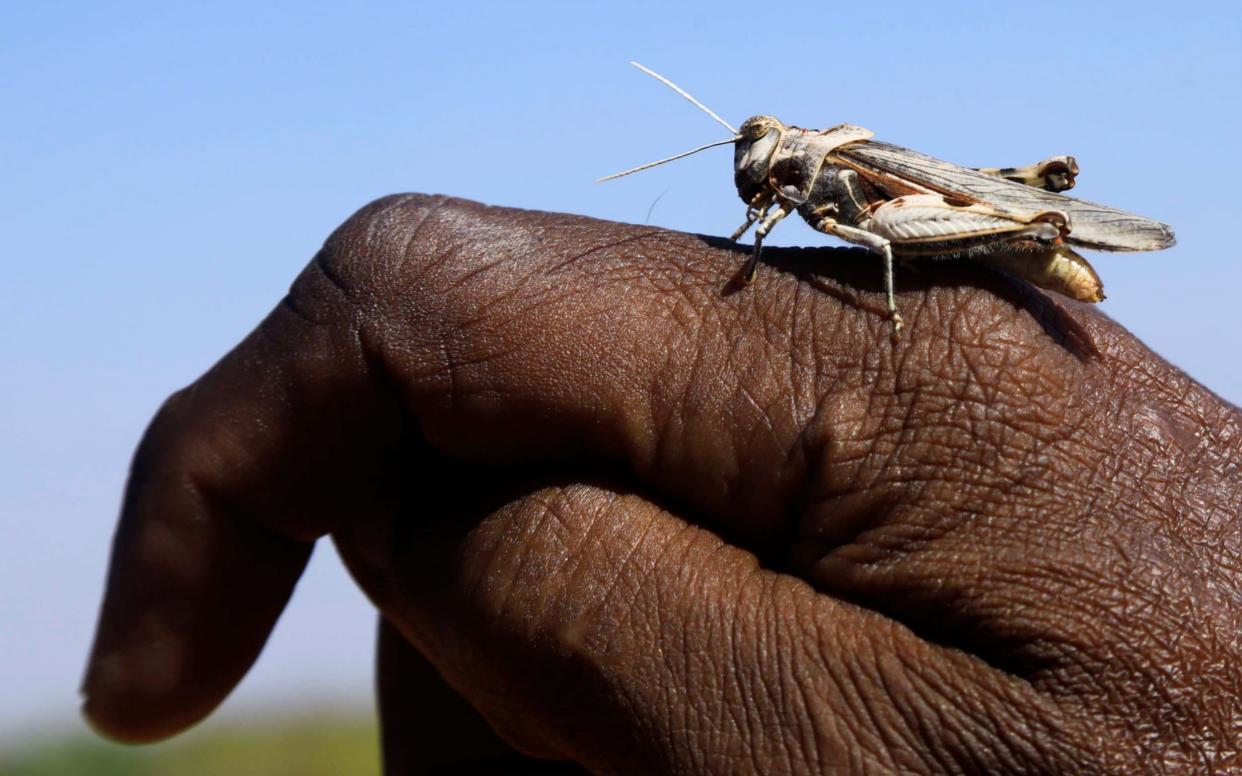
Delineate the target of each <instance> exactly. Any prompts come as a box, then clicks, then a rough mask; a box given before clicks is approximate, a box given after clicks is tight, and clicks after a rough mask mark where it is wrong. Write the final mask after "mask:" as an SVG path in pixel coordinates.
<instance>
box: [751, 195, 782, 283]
mask: <svg viewBox="0 0 1242 776" xmlns="http://www.w3.org/2000/svg"><path fill="white" fill-rule="evenodd" d="M768 207H771V205H770V204H769V205H768ZM764 211H765V212H766V211H767V208H764ZM792 212H793V208H792V207H791V206H789V205H787V204H785V203H784V202H782V203H781V204H779V205H777V206H776V210H774V211H772V213H771V214H770V215H765V216H764V217H763V220H762V221H760V222H759V228H758V229H756V230H755V251H754V253H752V254H751V255H750V261H748V262H746V267H745V268H743V270H742V282H743V283H746V284H747V285H750V284H751V283H753V282H755V273H757V272H758V271H759V254H760V252H761V251H762V250H763V238H764V237H767V236H768V232H770V231H772V227H774V226H776V225H777V224H778V223H780V221H781V219H782V218H784V217H785V216H787V215H789V214H790V213H792Z"/></svg>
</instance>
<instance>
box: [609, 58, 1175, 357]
mask: <svg viewBox="0 0 1242 776" xmlns="http://www.w3.org/2000/svg"><path fill="white" fill-rule="evenodd" d="M630 64H632V65H634V66H635V67H637V68H638V69H639V70H642V71H643V72H644V73H646V74H648V75H650V76H651V77H653V78H655V79H657V80H659V81H660V82H662V83H663V84H665V85H666V86H668V87H669V88H671V89H673V90H674V91H675V92H677V93H678V94H680V95H681V96H682V97H685V98H686V99H687V100H689V101H690V102H692V103H693V104H694V105H695V106H696V107H698V108H700V109H701V110H703V111H704V112H705V113H707V114H708V115H709V116H711V117H712V118H713V119H715V120H716V121H717V122H719V123H720V124H721V125H723V126H724V127H725V128H726V129H727V130H729V133H730V135H731V137H729V138H728V139H724V140H718V141H714V142H711V143H707V144H705V145H701V146H699V147H697V148H693V149H691V150H689V151H686V152H684V153H680V154H677V155H675V156H670V157H666V158H664V159H660V160H658V161H655V162H650V163H648V164H644V165H640V166H638V167H634V168H631V169H629V170H625V171H624V172H619V173H616V174H614V175H608V176H605V177H603V178H600V179H599V182H601V183H602V182H604V181H608V180H613V179H615V178H620V177H622V176H625V175H631V174H633V173H636V172H640V171H642V170H647V169H650V168H652V167H656V166H658V165H661V164H666V163H668V162H671V161H674V160H676V159H681V158H684V157H686V156H689V155H691V154H696V153H698V152H700V151H703V150H705V149H708V148H714V147H716V146H721V145H729V144H732V145H733V146H734V151H733V182H734V184H735V185H736V186H737V193H738V196H740V197H741V199H742V201H743V202H745V203H746V220H745V222H743V223H742V225H741V226H740V227H738V229H737V231H735V232H734V233H733V234H732V236H731V238H730V239H732V240H733V241H734V242H736V241H737V240H739V239H740V238H741V237H742V235H744V234H745V233H746V232H747V231H748V230H749V229H750V228H751V227H752V226H755V225H756V224H757V225H758V226H756V228H755V243H754V249H753V250H752V252H751V255H750V257H749V259H748V260H747V262H746V264H745V265H744V267H743V268H742V271H741V273H740V275H739V277H740V279H741V280H742V281H743V282H744V283H747V284H749V283H751V282H753V281H754V279H755V275H756V272H757V270H758V267H759V260H760V256H761V252H762V250H763V240H764V238H765V237H766V236H767V235H768V234H769V233H770V232H771V231H772V228H773V227H775V226H776V225H777V224H778V223H780V222H781V220H782V219H784V218H786V217H788V216H789V215H790V214H792V213H794V212H796V213H797V214H798V215H799V216H801V217H802V219H803V220H805V221H806V222H807V223H808V224H809V225H810V226H811V227H812V228H813V229H815V230H817V231H820V232H823V233H824V234H829V235H832V236H834V237H838V238H840V239H842V240H844V241H846V242H849V243H853V244H855V245H861V246H863V247H865V248H867V249H869V250H871V251H872V252H874V253H876V254H878V255H879V256H881V257H882V258H883V260H884V292H885V296H886V302H887V312H888V317H889V319H890V320H891V321H892V324H893V332H894V335H900V333H901V329H902V326H903V321H902V318H901V315H900V314H899V313H898V311H897V303H896V299H895V297H894V291H893V262H894V260H895V259H897V260H903V261H904V260H910V259H915V258H918V257H930V258H936V259H962V258H965V259H972V260H974V261H978V262H981V263H983V264H986V265H988V266H992V267H996V268H998V269H1001V270H1003V271H1007V272H1009V273H1011V274H1013V275H1016V276H1017V277H1019V278H1022V279H1023V280H1026V281H1027V282H1030V283H1032V284H1034V285H1036V286H1039V287H1040V288H1044V289H1047V290H1050V291H1055V292H1058V293H1061V294H1064V295H1065V296H1068V297H1070V298H1072V299H1078V300H1081V301H1084V302H1092V303H1094V302H1100V301H1102V300H1103V299H1104V286H1103V284H1102V283H1101V282H1100V277H1099V275H1098V274H1097V273H1096V271H1095V269H1094V268H1092V266H1091V264H1090V263H1089V262H1088V261H1087V260H1086V259H1085V258H1083V257H1082V256H1081V255H1079V254H1078V253H1077V252H1075V251H1074V248H1088V249H1092V250H1099V251H1155V250H1161V249H1163V248H1168V247H1169V246H1171V245H1173V244H1174V242H1175V239H1174V236H1173V231H1172V229H1170V228H1169V227H1168V226H1167V225H1165V224H1162V223H1160V222H1158V221H1153V220H1152V219H1149V218H1144V217H1143V216H1138V215H1135V214H1133V213H1127V212H1125V211H1123V210H1118V209H1116V208H1113V207H1109V206H1107V205H1099V204H1096V203H1094V202H1087V201H1086V200H1081V199H1075V198H1072V197H1068V196H1065V195H1064V194H1062V193H1061V192H1063V191H1067V190H1069V189H1071V188H1073V186H1074V183H1075V179H1076V177H1077V175H1078V163H1077V161H1076V160H1075V159H1074V157H1072V156H1053V157H1050V158H1048V159H1045V160H1043V161H1041V162H1037V163H1035V164H1031V165H1026V166H1023V167H977V168H972V167H962V166H959V165H956V164H951V163H949V162H945V161H941V160H940V159H936V158H934V157H931V156H927V155H926V154H922V153H919V152H918V151H912V150H910V149H908V148H902V147H901V146H896V145H891V144H889V143H885V142H881V141H879V140H875V139H873V138H874V135H875V133H873V132H872V131H871V130H869V129H865V128H863V127H860V126H856V125H853V124H838V125H837V126H834V127H831V128H829V129H803V128H801V127H797V126H787V125H786V124H784V123H783V122H781V121H780V120H779V119H777V118H775V117H774V116H768V115H763V114H760V115H756V116H751V117H750V118H748V119H746V121H744V122H742V126H741V127H740V128H737V129H734V128H733V126H732V125H730V124H729V123H728V122H726V121H725V120H724V119H722V118H720V117H719V116H717V115H716V114H715V113H714V112H713V111H712V110H711V109H710V108H708V107H707V106H705V105H703V104H702V103H701V102H699V101H698V100H697V99H695V98H694V97H692V96H691V95H690V94H689V93H688V92H686V91H685V90H684V89H682V88H681V87H679V86H677V85H676V84H674V83H673V82H672V81H670V80H668V79H667V78H665V77H664V76H662V75H660V74H658V73H656V72H654V71H652V70H650V69H648V68H646V67H644V66H642V65H640V64H638V63H637V62H631V63H630Z"/></svg>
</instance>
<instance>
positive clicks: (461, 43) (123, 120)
mask: <svg viewBox="0 0 1242 776" xmlns="http://www.w3.org/2000/svg"><path fill="white" fill-rule="evenodd" d="M612 5H613V6H614V7H615V8H619V7H620V6H621V5H622V4H612ZM624 7H625V10H616V9H615V8H614V9H611V10H605V9H604V8H603V4H587V3H580V4H575V3H521V4H519V3H475V4H469V5H467V4H462V3H437V4H435V5H434V6H431V7H428V6H427V5H423V4H416V3H358V4H350V8H351V9H352V10H349V9H347V8H346V7H345V6H344V5H340V6H336V5H331V4H325V3H317V2H297V3H269V4H265V5H263V6H262V7H258V6H256V5H253V4H249V3H246V4H243V3H228V2H222V3H211V4H207V3H203V4H197V3H195V4H182V3H125V2H121V3H107V4H105V3H89V4H88V3H65V2H46V3H28V4H22V5H21V6H20V7H17V4H12V3H10V4H6V5H5V6H4V8H3V10H0V105H2V106H3V110H2V112H0V116H2V117H3V118H2V120H0V234H3V235H4V238H5V240H4V247H5V253H4V257H3V259H2V261H3V265H4V272H3V275H2V276H0V364H2V365H3V366H2V367H0V395H2V396H3V397H4V401H3V402H0V529H2V530H3V535H4V542H3V543H2V544H0V682H2V683H3V685H4V687H5V691H4V692H3V693H0V741H2V740H3V738H4V736H6V735H7V736H13V735H16V734H17V732H20V731H22V730H29V729H41V730H52V729H58V728H63V729H72V727H73V726H74V725H76V724H77V722H76V699H75V689H76V684H77V681H78V678H79V673H80V670H81V667H82V666H81V664H82V660H83V658H84V656H85V650H86V648H87V644H88V641H89V637H90V630H91V627H92V625H93V622H94V610H95V606H96V604H97V602H98V596H99V593H100V590H101V585H102V580H103V574H104V567H105V563H106V559H107V545H108V541H109V538H110V535H111V531H112V525H113V521H114V519H115V514H116V509H117V505H118V503H119V499H120V495H121V489H122V486H123V484H124V477H125V471H126V467H127V465H128V461H129V456H130V453H131V451H132V449H133V447H134V445H135V443H136V442H137V440H138V438H139V435H140V434H141V432H142V429H143V427H144V425H145V423H146V421H147V420H148V419H149V417H150V416H151V414H152V413H153V412H154V410H155V408H156V407H157V406H158V404H159V402H160V401H161V400H162V399H163V397H165V396H166V395H167V394H168V393H169V392H171V391H172V390H174V389H176V388H178V387H180V386H182V385H184V384H185V383H187V382H189V381H191V380H192V379H194V378H195V377H196V376H197V375H198V374H199V373H201V372H202V371H203V370H204V369H206V368H207V367H208V366H209V365H210V364H211V363H212V362H213V361H214V360H216V359H217V358H218V357H219V356H220V355H221V354H223V353H224V352H225V351H226V350H227V349H228V348H229V347H230V346H231V345H232V344H234V343H235V342H236V341H237V340H238V339H240V338H241V337H242V336H244V335H245V333H246V332H248V331H249V330H250V328H251V327H253V325H254V324H255V323H256V322H257V321H258V320H259V319H260V318H261V317H262V316H263V315H264V314H265V313H266V312H267V310H268V309H270V308H271V306H272V305H273V304H274V303H275V302H276V300H277V299H278V298H279V297H280V296H281V294H282V293H283V292H284V290H285V288H286V287H287V285H288V283H289V281H290V280H291V279H292V278H293V277H294V275H295V274H296V273H297V271H298V270H299V269H300V268H301V267H302V265H303V264H304V263H305V262H306V261H307V260H308V259H309V258H310V256H311V255H312V254H313V253H314V251H315V249H316V248H317V247H318V245H319V244H320V243H321V242H322V240H323V238H324V237H325V236H326V235H327V234H328V232H329V231H331V229H332V228H333V227H334V226H335V225H336V224H338V223H339V222H340V221H341V220H342V219H344V218H345V217H346V216H348V215H349V214H350V213H351V212H352V211H353V210H355V209H357V208H358V207H359V206H361V205H362V204H364V203H365V202H367V201H369V200H371V199H373V198H375V197H377V196H380V195H383V194H387V193H391V192H395V191H428V192H443V193H449V194H454V195H459V196H463V197H469V198H473V199H479V200H482V201H485V202H489V203H494V204H503V205H512V206H520V207H527V208H536V209H548V210H559V211H569V212H577V213H584V214H587V215H592V216H598V217H603V218H611V219H616V220H622V221H636V222H643V221H647V220H649V221H650V223H652V224H656V225H660V226H666V227H670V228H676V229H685V230H690V231H695V232H702V233H707V234H718V235H727V234H728V233H729V232H731V231H732V229H733V228H734V227H735V226H736V225H737V224H738V223H740V221H741V218H742V215H743V207H742V205H741V203H740V202H739V201H738V199H737V195H736V193H735V192H734V190H733V187H732V183H731V169H730V160H731V154H730V151H729V150H728V149H714V150H712V151H707V152H705V153H703V154H700V155H699V156H696V157H692V158H690V159H686V160H684V161H681V162H678V163H677V164H675V165H669V166H667V167H664V168H660V169H658V170H653V171H650V172H647V173H644V174H642V175H640V176H634V177H631V178H627V179H624V180H622V181H617V182H615V183H610V184H608V185H606V186H597V185H595V184H594V183H593V182H592V181H593V180H594V178H596V177H598V176H599V175H602V174H605V173H610V172H615V171H617V170H620V169H624V168H626V167H630V166H633V165H635V164H638V163H641V162H646V161H650V160H652V159H655V158H658V157H661V156H665V155H668V154H671V153H674V152H678V151H681V150H684V149H686V148H689V147H691V146H693V145H696V144H698V143H701V142H706V141H708V140H713V139H716V138H718V137H719V136H720V135H721V133H722V130H721V128H720V127H718V126H717V125H716V124H714V123H713V122H712V121H711V120H710V119H708V118H707V117H705V116H703V115H702V114H700V113H698V112H697V111H695V110H693V109H692V108H691V107H690V106H689V105H688V104H687V103H684V102H683V101H681V100H680V99H679V98H677V97H676V96H675V95H673V94H672V93H671V92H668V91H667V90H665V89H664V88H663V87H661V86H659V85H658V84H656V83H655V82H654V81H652V80H650V79H649V78H647V77H645V76H643V75H641V74H640V73H638V72H637V71H635V70H633V69H632V68H630V67H628V66H627V65H626V64H625V63H626V61H627V60H629V59H637V60H639V61H640V62H643V63H644V64H647V65H649V66H651V67H653V68H655V69H656V70H659V71H660V72H662V73H664V74H665V75H667V76H669V77H671V78H672V79H673V80H675V81H677V82H679V83H680V84H681V85H682V86H684V87H686V88H687V89H689V90H690V91H691V92H693V93H694V94H695V95H696V96H698V97H699V98H700V99H702V100H703V101H704V102H706V103H707V104H708V105H709V106H711V107H712V108H713V109H715V110H716V111H717V112H719V113H720V114H722V115H723V116H724V117H725V118H726V119H728V120H730V121H731V122H733V123H735V124H736V123H739V122H740V121H741V120H742V119H744V118H745V117H746V116H748V115H750V114H753V113H759V112H764V113H771V114H774V115H777V116H780V117H781V118H782V119H784V120H786V121H787V122H790V123H797V124H800V125H802V126H828V125H831V124H836V123H840V122H843V121H848V122H852V123H856V124H862V125H864V126H866V127H869V128H870V129H872V130H874V131H875V132H876V133H877V136H878V137H880V138H881V139H884V140H888V141H891V142H895V143H898V144H901V145H907V146H911V147H915V148H918V149H919V150H922V151H925V152H927V153H931V154H933V155H936V156H940V157H942V158H945V159H949V160H952V161H956V162H960V163H964V164H969V165H988V166H998V165H1011V164H1025V163H1029V162H1033V161H1036V160H1039V159H1042V158H1044V157H1047V156H1050V155H1053V154H1060V153H1071V154H1074V155H1075V156H1077V158H1078V160H1079V163H1080V165H1081V167H1082V174H1081V177H1080V178H1079V187H1078V189H1076V191H1075V192H1074V193H1076V194H1081V195H1082V196H1083V197H1085V198H1088V199H1092V200H1096V201H1101V202H1107V203H1110V204H1114V205H1117V206H1119V207H1123V208H1126V209H1129V210H1133V211H1136V212H1138V213H1142V214H1144V215H1149V216H1152V217H1155V218H1158V219H1160V220H1163V221H1166V222H1168V223H1170V224H1172V225H1173V226H1174V227H1175V229H1176V231H1177V235H1178V238H1179V244H1178V246H1177V247H1176V248H1174V249H1172V250H1169V251H1166V252H1164V253H1159V254H1124V255H1121V254H1119V255H1111V256H1110V255H1096V256H1093V261H1094V263H1095V265H1096V267H1097V269H1098V270H1099V271H1100V273H1101V275H1102V276H1103V278H1104V281H1105V284H1106V288H1107V290H1108V294H1109V299H1108V301H1107V302H1106V303H1105V306H1104V309H1105V311H1106V312H1108V313H1109V314H1110V315H1112V316H1113V317H1115V318H1116V319H1117V320H1119V321H1121V322H1122V323H1123V324H1124V325H1126V326H1127V327H1129V328H1130V329H1131V330H1132V331H1134V332H1136V333H1137V334H1138V335H1139V336H1140V337H1141V338H1143V339H1144V340H1146V341H1147V342H1148V343H1149V344H1150V345H1151V346H1152V347H1153V348H1154V349H1155V350H1156V351H1157V352H1159V353H1161V354H1162V355H1163V356H1165V357H1166V358H1168V359H1169V360H1170V361H1172V362H1174V363H1176V364H1178V365H1179V366H1181V367H1183V368H1185V369H1186V370H1187V371H1188V372H1189V373H1190V374H1191V375H1193V376H1194V377H1196V378H1198V379H1199V380H1201V381H1202V382H1204V383H1205V384H1206V385H1208V386H1209V387H1210V388H1212V389H1214V390H1216V391H1217V392H1219V393H1221V394H1222V395H1224V396H1225V397H1226V398H1228V399H1230V400H1232V401H1234V402H1238V401H1242V366H1240V365H1239V364H1240V358H1239V356H1240V355H1242V347H1239V345H1238V341H1237V334H1236V332H1237V330H1238V323H1237V320H1236V319H1235V316H1234V313H1235V311H1236V309H1237V306H1238V305H1237V301H1236V300H1237V291H1236V289H1237V288H1238V287H1239V286H1242V263H1239V261H1238V258H1237V253H1238V251H1237V249H1236V248H1235V244H1236V242H1237V238H1236V236H1235V234H1234V233H1233V228H1234V226H1235V225H1237V224H1238V223H1239V218H1238V215H1237V209H1238V206H1239V205H1238V201H1239V197H1238V196H1237V194H1236V193H1235V188H1236V185H1237V181H1238V180H1240V179H1242V150H1240V148H1239V138H1242V113H1240V108H1239V104H1238V100H1237V95H1238V88H1239V87H1238V84H1239V83H1242V53H1240V52H1242V15H1240V14H1239V13H1238V11H1237V8H1236V6H1234V5H1232V4H1226V3H1219V2H1181V3H1176V4H1168V3H1159V4H1157V3H1141V2H1139V3H1135V2H1124V3H1122V2H1117V3H1093V4H1090V5H1088V4H1084V3H1069V2H1066V3H1058V2H1041V3H1039V4H1025V3H1023V4H1017V3H995V2H991V3H977V4H976V3H969V2H965V3H963V2H958V3H947V4H946V3H925V2H886V3H879V2H869V3H865V4H850V3H845V2H838V3H830V4H826V3H812V4H805V3H804V4H798V3H783V4H771V3H770V4H742V3H732V2H719V1H715V2H711V3H702V4H692V5H687V6H684V7H679V8H675V9H671V8H669V7H667V6H666V5H665V4H663V3H654V2H651V3H647V2H632V3H627V4H624ZM657 198H659V199H658V202H656V200H657ZM653 202H655V206H654V207H652V203H653ZM649 209H650V210H651V213H650V217H649V218H648V210H649ZM793 221H794V219H790V220H789V221H787V222H785V223H784V224H782V225H781V227H780V228H778V229H777V230H776V231H775V232H774V233H773V236H772V238H771V243H772V244H777V245H781V244H784V245H808V244H828V243H830V242H831V240H829V239H828V238H826V237H823V236H822V235H818V234H816V233H814V232H813V231H811V230H810V229H809V228H807V227H805V226H804V225H802V224H800V223H793ZM877 271H878V270H877ZM898 283H900V278H898ZM338 566H339V564H338V563H337V561H336V559H335V557H334V556H333V553H332V550H331V549H330V548H329V547H327V546H326V545H325V546H322V547H321V548H320V549H319V551H318V552H317V555H316V559H315V561H314V562H313V565H312V569H311V571H310V572H309V574H308V575H307V577H306V579H305V580H304V581H303V583H302V585H301V586H300V588H299V590H298V594H297V596H296V599H295V601H294V603H293V604H292V606H291V607H290V609H289V611H288V613H287V615H286V617H285V618H284V619H283V620H282V622H281V624H280V626H279V628H278V632H277V635H276V637H275V638H274V640H273V641H272V643H271V644H270V645H269V648H268V650H267V651H266V652H265V654H264V656H263V658H262V659H261V661H260V664H259V666H258V667H257V669H256V671H255V672H254V674H253V675H252V676H251V677H250V678H248V679H247V680H246V682H245V684H244V685H243V687H242V688H241V690H240V691H239V693H238V694H237V696H235V698H234V699H232V700H230V702H229V703H228V704H226V707H225V710H226V712H227V711H229V710H237V709H244V708H247V707H253V706H263V705H272V704H278V703H282V702H290V701H294V700H299V701H303V700H305V698H306V697H308V696H309V697H315V698H322V697H343V698H348V699H353V700H355V701H358V702H365V701H366V698H367V697H368V693H369V686H370V685H369V682H370V664H371V639H372V618H371V615H370V614H369V612H368V611H367V608H366V605H365V603H364V602H363V600H362V598H361V596H360V595H359V594H358V593H357V592H355V591H354V590H353V589H352V586H351V585H350V584H349V582H348V580H347V579H346V578H345V576H344V575H343V573H342V572H341V571H340V570H339V567H338Z"/></svg>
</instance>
